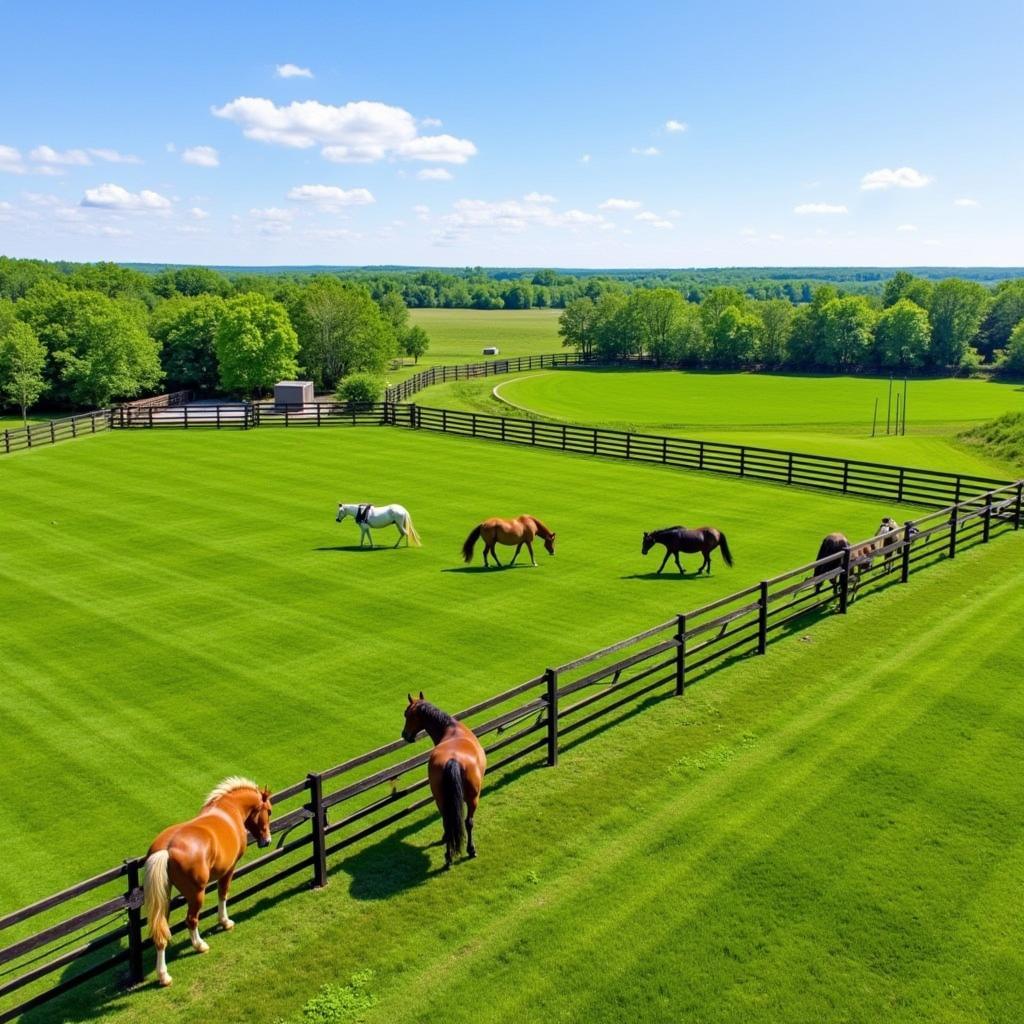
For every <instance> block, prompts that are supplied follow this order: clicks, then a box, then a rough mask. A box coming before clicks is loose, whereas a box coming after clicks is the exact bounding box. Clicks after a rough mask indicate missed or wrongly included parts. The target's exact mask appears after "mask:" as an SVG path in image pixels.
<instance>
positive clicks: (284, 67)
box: [274, 64, 313, 78]
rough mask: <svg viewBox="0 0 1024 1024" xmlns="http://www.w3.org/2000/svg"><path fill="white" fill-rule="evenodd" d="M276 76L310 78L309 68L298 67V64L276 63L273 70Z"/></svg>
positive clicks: (311, 74)
mask: <svg viewBox="0 0 1024 1024" xmlns="http://www.w3.org/2000/svg"><path fill="white" fill-rule="evenodd" d="M274 73H275V74H276V75H277V77H278V78H312V77H313V72H312V71H310V70H309V68H300V67H299V65H298V64H278V65H277V70H276V71H275V72H274Z"/></svg>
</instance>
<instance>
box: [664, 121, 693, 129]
mask: <svg viewBox="0 0 1024 1024" xmlns="http://www.w3.org/2000/svg"><path fill="white" fill-rule="evenodd" d="M689 127H690V126H689V125H688V124H687V123H686V122H685V121H676V120H673V119H671V118H670V119H669V120H668V121H666V122H665V131H667V132H685V131H686V129H687V128H689Z"/></svg>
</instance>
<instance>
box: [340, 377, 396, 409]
mask: <svg viewBox="0 0 1024 1024" xmlns="http://www.w3.org/2000/svg"><path fill="white" fill-rule="evenodd" d="M383 393H384V381H383V379H382V378H380V377H378V376H377V374H375V373H353V374H350V375H349V376H348V377H346V378H345V379H344V380H343V381H342V382H341V383H340V384H339V385H338V390H337V393H336V394H335V397H336V398H337V399H338V401H339V402H350V403H351V404H352V405H373V403H374V402H379V401H380V400H381V396H382V395H383Z"/></svg>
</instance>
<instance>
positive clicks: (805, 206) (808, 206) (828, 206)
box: [793, 203, 850, 214]
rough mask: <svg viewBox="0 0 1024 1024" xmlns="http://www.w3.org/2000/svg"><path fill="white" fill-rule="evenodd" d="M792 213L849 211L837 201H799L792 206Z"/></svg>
mask: <svg viewBox="0 0 1024 1024" xmlns="http://www.w3.org/2000/svg"><path fill="white" fill-rule="evenodd" d="M793 212H794V213H799V214H808V213H811V214H815V213H849V212H850V211H849V210H848V209H847V208H846V207H845V206H843V205H841V204H839V203H800V205H799V206H794V207H793Z"/></svg>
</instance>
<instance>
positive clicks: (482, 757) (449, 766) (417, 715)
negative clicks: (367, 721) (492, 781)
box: [402, 690, 487, 868]
mask: <svg viewBox="0 0 1024 1024" xmlns="http://www.w3.org/2000/svg"><path fill="white" fill-rule="evenodd" d="M421 730H422V731H424V732H426V734H427V735H428V736H429V737H430V738H431V739H432V740H433V741H434V749H433V750H432V751H431V752H430V760H429V761H428V762H427V778H428V779H429V780H430V792H431V793H433V794H434V802H435V803H436V804H437V809H438V810H439V811H440V812H441V821H442V822H443V823H444V866H445V868H450V867H451V866H452V861H453V860H454V859H455V855H456V854H457V853H461V852H462V839H463V828H462V805H463V803H465V805H466V829H465V834H466V836H467V837H468V842H467V843H466V853H467V854H468V855H469V856H470V857H475V856H476V846H474V845H473V815H474V814H476V808H477V804H479V803H480V790H481V788H482V787H483V784H484V771H485V770H486V768H487V755H486V754H485V753H484V749H483V747H481V746H480V742H479V740H477V738H476V736H474V735H473V732H472V730H471V729H469V728H468V727H467V726H465V725H463V724H462V723H461V722H459V721H458V720H456V719H455V718H453V717H452V716H451V715H449V714H448V712H447V711H442V710H441V709H440V708H437V707H434V705H433V704H429V703H427V701H426V700H424V699H423V691H422V690H421V691H420V695H419V699H418V700H413V699H412V694H411V693H410V694H409V706H408V707H407V708H406V709H405V728H404V729H402V739H403V740H405V741H406V742H407V743H413V742H415V740H416V737H417V735H418V734H419V732H420V731H421Z"/></svg>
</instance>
